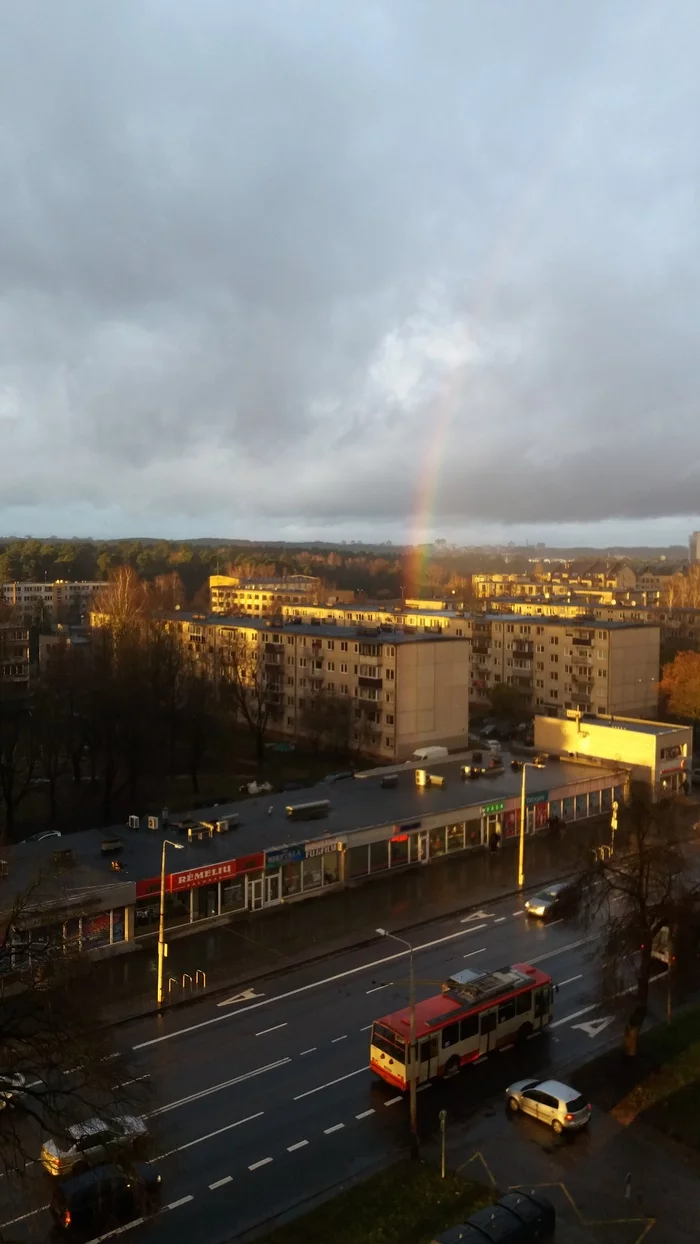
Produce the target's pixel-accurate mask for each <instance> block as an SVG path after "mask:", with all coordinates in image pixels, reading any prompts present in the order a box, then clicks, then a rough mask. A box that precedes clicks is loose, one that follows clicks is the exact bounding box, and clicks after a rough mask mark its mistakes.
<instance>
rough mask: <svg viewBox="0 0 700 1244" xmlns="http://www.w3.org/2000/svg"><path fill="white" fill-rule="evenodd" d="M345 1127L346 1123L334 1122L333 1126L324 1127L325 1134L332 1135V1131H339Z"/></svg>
mask: <svg viewBox="0 0 700 1244" xmlns="http://www.w3.org/2000/svg"><path fill="white" fill-rule="evenodd" d="M344 1127H345V1124H344V1123H334V1124H333V1126H332V1127H324V1129H323V1135H324V1136H330V1134H331V1132H339V1131H341V1129H342V1128H344Z"/></svg>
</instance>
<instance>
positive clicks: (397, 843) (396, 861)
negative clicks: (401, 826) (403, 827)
mask: <svg viewBox="0 0 700 1244" xmlns="http://www.w3.org/2000/svg"><path fill="white" fill-rule="evenodd" d="M389 845H390V848H391V867H392V868H400V867H401V865H402V864H407V863H408V834H406V836H405V837H404V838H403V839H399V838H392V840H391V843H390V844H389Z"/></svg>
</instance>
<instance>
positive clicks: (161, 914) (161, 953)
mask: <svg viewBox="0 0 700 1244" xmlns="http://www.w3.org/2000/svg"><path fill="white" fill-rule="evenodd" d="M184 846H185V844H184V842H171V841H170V840H169V839H168V838H164V839H163V850H162V851H161V853H160V908H159V911H158V993H157V1002H158V1006H162V1005H163V1002H164V1000H165V992H164V989H163V968H164V965H165V958H166V955H167V953H168V948H167V946H166V944H165V848H166V847H174V848H175V850H176V851H182V850H184Z"/></svg>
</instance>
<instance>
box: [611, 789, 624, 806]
mask: <svg viewBox="0 0 700 1244" xmlns="http://www.w3.org/2000/svg"><path fill="white" fill-rule="evenodd" d="M613 798H614V800H615V802H616V803H619V805H620V807H622V805H623V803H624V801H625V788H624V786H616V787H615V791H614V794H613Z"/></svg>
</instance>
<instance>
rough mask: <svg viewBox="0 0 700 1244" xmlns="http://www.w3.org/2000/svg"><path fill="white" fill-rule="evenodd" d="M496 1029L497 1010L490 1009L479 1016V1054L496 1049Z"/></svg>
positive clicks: (495, 1008) (494, 1008)
mask: <svg viewBox="0 0 700 1244" xmlns="http://www.w3.org/2000/svg"><path fill="white" fill-rule="evenodd" d="M497 1027H498V1008H497V1007H495V1006H494V1007H492V1008H491V1009H490V1010H488V1011H481V1012H480V1014H479V1053H480V1054H488V1052H489V1050H493V1049H495V1048H496V1035H495V1034H496V1028H497Z"/></svg>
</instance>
